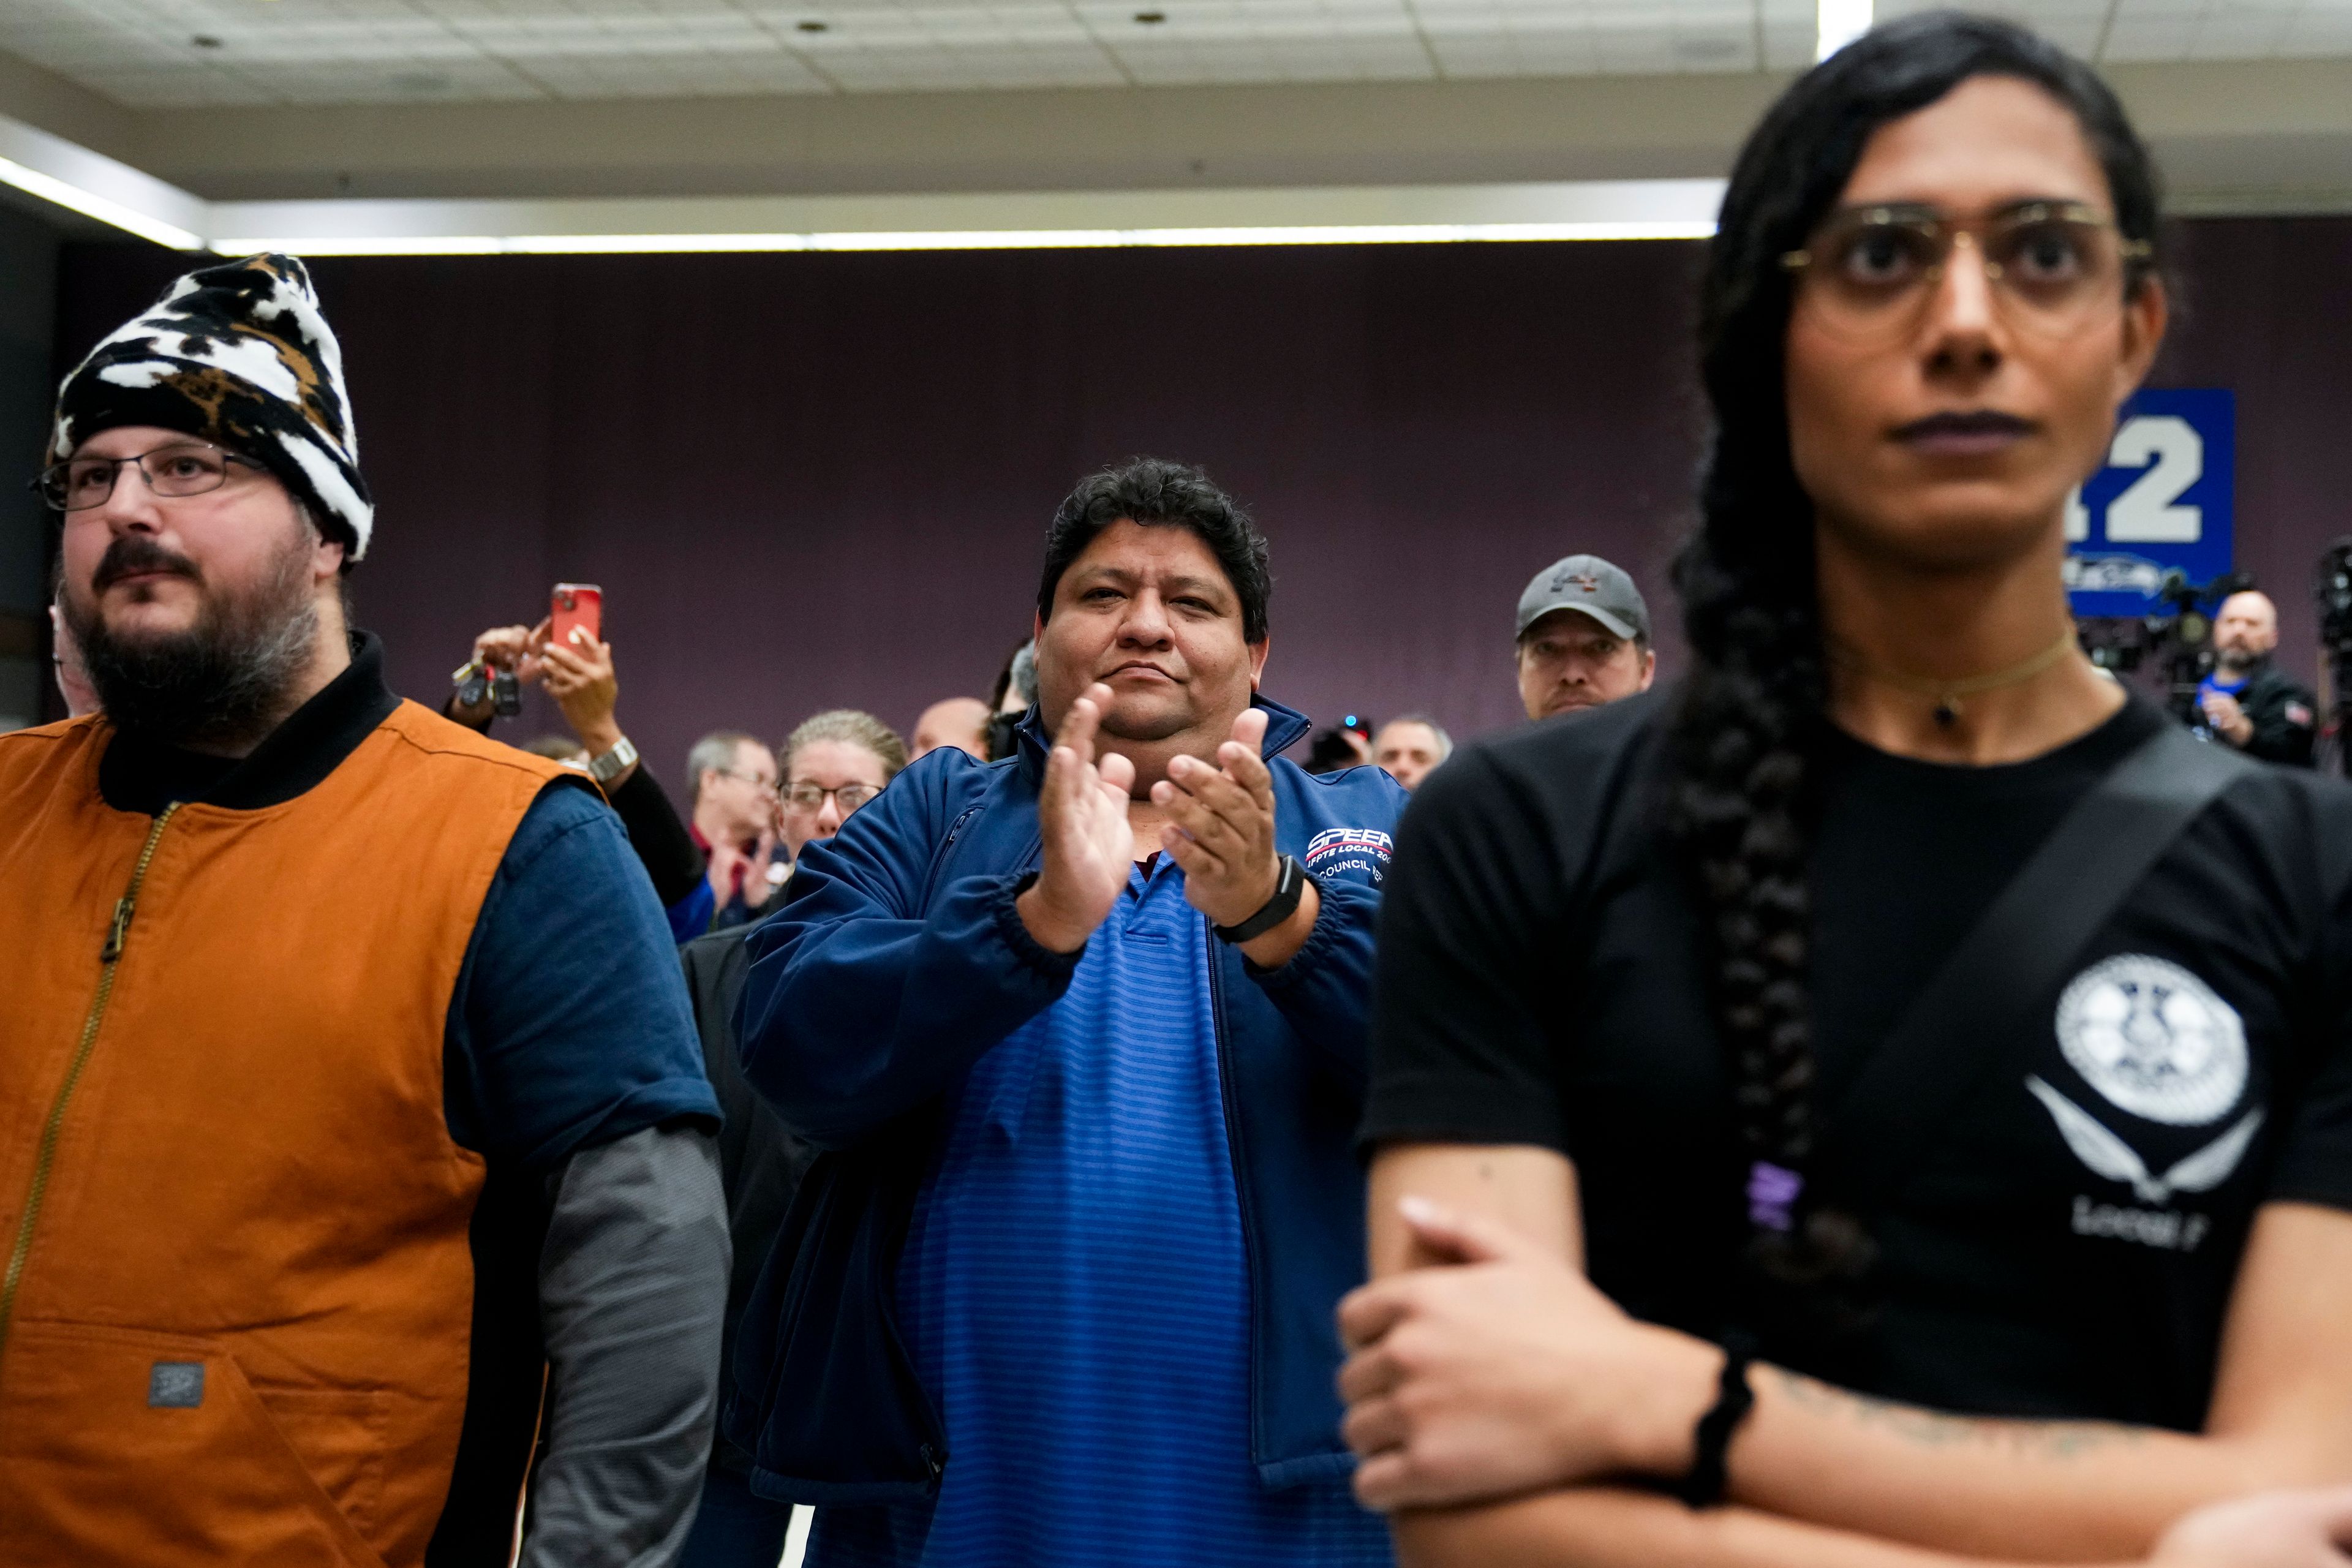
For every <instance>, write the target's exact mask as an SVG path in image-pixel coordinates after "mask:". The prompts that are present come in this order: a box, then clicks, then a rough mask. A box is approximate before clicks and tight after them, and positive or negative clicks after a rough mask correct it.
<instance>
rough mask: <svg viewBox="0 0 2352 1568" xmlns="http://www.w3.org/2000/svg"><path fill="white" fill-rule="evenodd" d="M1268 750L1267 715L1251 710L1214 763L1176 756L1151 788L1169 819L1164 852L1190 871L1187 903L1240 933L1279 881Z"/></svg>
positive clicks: (1239, 721) (1163, 835)
mask: <svg viewBox="0 0 2352 1568" xmlns="http://www.w3.org/2000/svg"><path fill="white" fill-rule="evenodd" d="M1264 746H1265V710H1264V709H1262V708H1250V709H1245V710H1244V711H1243V713H1242V716H1241V717H1240V718H1238V719H1236V720H1234V738H1233V739H1232V740H1230V741H1227V742H1224V743H1223V745H1221V746H1219V747H1218V748H1217V761H1216V763H1214V764H1211V763H1204V762H1202V760H1201V759H1200V758H1198V757H1177V758H1175V759H1174V760H1172V761H1171V763H1169V764H1168V777H1167V778H1166V779H1164V780H1162V781H1161V782H1160V783H1159V784H1153V785H1152V786H1151V800H1152V804H1153V805H1157V806H1159V807H1160V809H1161V810H1162V811H1165V812H1166V813H1167V814H1168V820H1167V821H1166V822H1165V823H1164V824H1162V825H1161V826H1160V847H1161V848H1163V849H1165V850H1167V852H1168V855H1169V858H1171V859H1172V860H1174V861H1175V862H1176V864H1177V865H1179V866H1181V867H1182V868H1183V869H1184V897H1185V899H1186V900H1188V901H1189V902H1190V903H1191V904H1192V907H1193V908H1194V909H1196V910H1200V911H1201V912H1202V914H1204V915H1206V916H1208V917H1209V919H1210V920H1211V921H1213V923H1215V924H1217V925H1221V926H1237V925H1239V924H1241V923H1242V922H1243V921H1245V920H1247V919H1249V918H1250V917H1251V916H1252V915H1254V914H1255V913H1257V912H1258V910H1262V909H1264V908H1265V904H1266V900H1269V899H1271V898H1273V897H1274V889H1275V884H1276V881H1277V880H1278V879H1280V877H1281V857H1280V856H1279V855H1277V854H1276V852H1275V847H1274V775H1273V773H1270V772H1269V771H1268V770H1267V768H1266V765H1265V758H1264V757H1263V756H1261V755H1260V754H1259V753H1260V752H1261V750H1262V749H1263V747H1264Z"/></svg>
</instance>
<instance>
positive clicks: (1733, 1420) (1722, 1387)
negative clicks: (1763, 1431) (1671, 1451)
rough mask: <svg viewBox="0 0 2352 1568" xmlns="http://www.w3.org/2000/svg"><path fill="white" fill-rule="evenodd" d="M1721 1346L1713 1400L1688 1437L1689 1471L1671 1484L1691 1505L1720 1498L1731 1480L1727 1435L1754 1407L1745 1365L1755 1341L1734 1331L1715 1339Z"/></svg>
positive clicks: (1712, 1503)
mask: <svg viewBox="0 0 2352 1568" xmlns="http://www.w3.org/2000/svg"><path fill="white" fill-rule="evenodd" d="M1718 1343H1719V1344H1720V1345H1721V1346H1722V1347H1723V1378H1722V1381H1721V1382H1720V1383H1718V1384H1717V1388H1716V1395H1715V1404H1714V1405H1713V1406H1712V1407H1711V1408H1709V1409H1708V1411H1707V1413H1706V1415H1702V1416H1700V1417H1699V1418H1698V1430H1697V1431H1696V1433H1695V1434H1693V1436H1692V1440H1691V1449H1692V1451H1691V1468H1690V1472H1689V1474H1687V1475H1685V1476H1684V1477H1683V1479H1682V1480H1681V1482H1680V1483H1679V1484H1678V1485H1676V1486H1675V1488H1674V1493H1675V1496H1676V1497H1678V1498H1680V1499H1682V1500H1683V1501H1684V1503H1685V1505H1687V1506H1689V1507H1691V1508H1695V1509H1696V1508H1713V1507H1715V1506H1716V1505H1717V1504H1718V1503H1720V1502H1722V1501H1723V1494H1724V1491H1725V1490H1726V1489H1727V1487H1728V1486H1729V1485H1730V1481H1731V1467H1730V1456H1731V1437H1732V1434H1733V1433H1735V1432H1737V1431H1738V1430H1739V1424H1740V1423H1741V1422H1742V1421H1745V1420H1747V1419H1748V1412H1749V1411H1750V1410H1753V1409H1755V1408H1756V1391H1755V1390H1754V1389H1752V1388H1750V1387H1748V1367H1749V1366H1751V1365H1752V1364H1754V1363H1755V1360H1756V1341H1755V1340H1754V1339H1753V1338H1752V1337H1751V1336H1749V1335H1748V1334H1745V1333H1741V1332H1738V1331H1734V1332H1731V1333H1727V1334H1726V1335H1724V1336H1723V1338H1722V1339H1721V1340H1720V1341H1718Z"/></svg>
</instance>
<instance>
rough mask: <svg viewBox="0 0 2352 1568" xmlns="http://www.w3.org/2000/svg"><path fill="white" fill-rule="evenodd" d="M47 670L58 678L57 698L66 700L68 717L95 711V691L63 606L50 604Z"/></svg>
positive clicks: (96, 705) (96, 702)
mask: <svg viewBox="0 0 2352 1568" xmlns="http://www.w3.org/2000/svg"><path fill="white" fill-rule="evenodd" d="M49 668H50V670H51V671H52V672H54V673H55V675H56V676H57V679H58V696H60V697H62V698H64V699H65V702H66V717H67V718H68V719H79V718H80V717H81V716H82V715H83V714H85V713H95V712H97V711H98V692H97V690H96V689H94V688H93V687H91V685H90V683H89V670H88V669H87V668H84V667H83V665H82V662H81V645H80V644H79V643H78V642H76V641H74V635H73V628H72V627H71V626H68V625H66V613H65V610H64V607H63V606H62V605H59V604H57V603H52V604H51V605H49Z"/></svg>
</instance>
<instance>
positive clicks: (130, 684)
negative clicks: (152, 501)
mask: <svg viewBox="0 0 2352 1568" xmlns="http://www.w3.org/2000/svg"><path fill="white" fill-rule="evenodd" d="M307 532H308V531H307V530H298V531H297V532H296V534H295V536H294V539H292V540H290V541H289V545H288V548H287V549H286V551H285V552H284V553H283V554H281V555H280V556H279V557H278V561H277V562H276V563H275V569H274V570H273V571H272V572H271V573H270V574H269V575H268V577H266V578H264V579H263V580H262V581H261V582H260V583H259V584H257V585H256V586H255V588H254V589H253V590H252V591H251V592H250V593H247V594H245V595H236V596H232V595H227V594H225V593H222V592H221V591H219V590H218V589H206V590H205V592H204V594H203V599H202V603H201V605H200V607H199V608H198V610H197V612H196V619H195V623H194V625H193V626H189V627H188V628H187V629H186V630H185V631H178V632H165V633H160V634H153V635H134V636H131V637H121V636H118V635H116V633H115V632H114V631H113V630H112V629H111V628H110V627H109V626H107V624H106V618H105V616H104V615H103V614H101V613H100V609H99V596H100V595H101V594H103V593H104V592H105V590H106V586H107V584H110V583H112V582H113V581H115V580H116V579H117V578H119V577H121V576H124V575H126V574H129V573H131V572H140V571H154V570H159V569H160V570H163V571H167V572H174V573H177V574H181V575H183V576H185V577H186V578H188V579H189V580H190V581H191V582H193V583H195V584H198V585H199V587H202V585H203V583H204V575H203V574H202V573H201V572H200V571H198V570H197V567H196V564H195V563H194V562H193V561H190V560H189V559H188V558H187V557H186V556H184V555H178V554H174V553H173V552H171V551H169V550H166V549H164V548H163V546H162V545H160V544H157V543H156V542H154V541H153V540H152V539H149V538H148V537H146V536H145V535H144V534H136V533H126V534H123V535H122V536H121V537H120V538H118V539H116V540H115V541H114V542H113V543H111V544H110V545H108V546H107V550H106V554H105V555H104V556H103V557H102V558H100V562H99V563H98V570H97V571H96V572H95V573H93V574H91V594H90V596H89V599H88V600H87V601H86V602H84V601H78V600H77V599H76V598H75V596H74V595H70V594H68V595H65V596H64V597H65V614H66V622H67V624H68V626H69V627H70V628H71V630H72V632H73V635H74V639H75V641H77V642H78V643H79V644H80V646H81V657H82V664H83V667H84V668H86V669H87V670H88V671H89V683H90V686H91V687H92V689H95V690H96V691H97V693H98V700H99V706H100V709H101V710H103V711H104V712H105V714H106V717H107V719H108V720H109V721H110V722H111V723H112V724H113V725H114V726H115V728H117V729H119V730H121V731H124V732H125V733H126V734H134V735H138V736H141V737H142V738H144V739H147V740H151V741H154V742H160V743H162V744H164V745H174V746H190V745H194V746H225V747H241V746H248V745H251V744H253V743H255V742H259V741H260V740H261V739H262V738H263V737H264V736H266V735H268V733H269V731H271V730H274V729H276V728H277V727H278V722H279V721H281V720H282V719H284V718H285V717H286V714H287V712H288V710H289V708H290V706H291V704H290V702H289V697H290V695H291V693H292V691H293V689H294V687H295V684H296V682H297V681H298V679H299V678H300V675H301V672H302V670H303V668H305V667H306V666H308V665H309V664H310V658H311V655H312V652H313V645H314V644H315V643H316V641H317V638H318V633H319V607H318V604H317V602H316V601H315V600H314V599H313V598H312V596H311V588H310V541H309V539H308V538H306V537H303V535H304V534H306V533H307Z"/></svg>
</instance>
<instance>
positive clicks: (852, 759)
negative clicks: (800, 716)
mask: <svg viewBox="0 0 2352 1568" xmlns="http://www.w3.org/2000/svg"><path fill="white" fill-rule="evenodd" d="M956 749H957V750H958V751H962V752H965V754H966V755H967V756H969V755H971V752H969V751H968V750H967V749H966V748H964V747H961V746H959V747H957V748H956ZM907 761H908V758H907V742H904V741H902V740H900V739H899V738H898V731H896V730H893V729H891V728H890V726H889V725H887V724H885V723H884V722H882V721H881V720H879V719H877V718H876V717H874V715H873V714H871V713H861V712H859V711H858V710H856V709H855V708H835V709H832V710H828V711H826V712H823V713H819V714H817V715H815V716H814V717H813V718H809V719H804V720H803V721H801V723H800V726H799V727H798V728H797V729H795V730H794V731H793V732H792V734H791V735H790V736H789V737H788V738H786V740H785V742H784V786H783V792H782V809H781V811H780V813H779V815H778V818H777V820H778V824H779V826H780V829H781V831H782V836H783V843H784V850H785V853H786V855H787V856H788V857H789V858H790V859H791V860H792V861H793V862H794V863H797V862H798V861H799V859H800V854H801V850H802V849H803V848H804V847H807V846H808V845H810V844H814V843H815V842H816V841H817V840H819V839H823V838H830V837H833V836H834V835H835V834H836V833H838V832H840V831H841V825H842V824H843V823H845V822H846V821H848V820H849V816H850V814H851V813H852V812H854V811H856V809H857V808H858V807H859V806H861V805H865V804H866V802H867V801H869V800H872V799H873V798H874V797H875V796H876V795H880V794H881V793H882V790H883V788H884V786H885V785H887V784H889V782H890V781H891V780H892V779H894V778H896V777H898V771H899V770H900V769H901V768H904V767H905V766H906V765H907Z"/></svg>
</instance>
